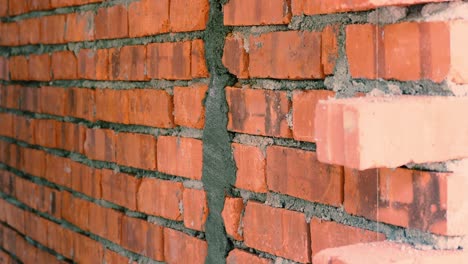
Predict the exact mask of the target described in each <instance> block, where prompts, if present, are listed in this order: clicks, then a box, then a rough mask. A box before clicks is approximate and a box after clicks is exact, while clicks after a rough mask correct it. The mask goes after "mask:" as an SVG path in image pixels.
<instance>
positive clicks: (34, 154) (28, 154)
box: [21, 148, 45, 178]
mask: <svg viewBox="0 0 468 264" xmlns="http://www.w3.org/2000/svg"><path fill="white" fill-rule="evenodd" d="M21 168H22V170H23V171H24V172H26V173H28V174H31V175H33V176H36V177H41V178H42V177H44V173H45V152H44V151H42V150H37V149H29V148H25V149H23V159H22V164H21Z"/></svg>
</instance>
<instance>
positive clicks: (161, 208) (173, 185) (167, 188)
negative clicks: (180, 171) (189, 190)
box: [137, 178, 184, 221]
mask: <svg viewBox="0 0 468 264" xmlns="http://www.w3.org/2000/svg"><path fill="white" fill-rule="evenodd" d="M183 193H184V187H183V185H182V183H180V182H171V181H164V180H159V179H149V178H145V179H142V181H141V184H140V186H139V188H138V196H137V202H138V210H139V211H142V212H144V213H147V214H151V215H157V216H161V217H164V218H168V219H172V220H179V221H180V220H182V213H181V211H180V204H181V203H182V197H183V196H182V195H183Z"/></svg>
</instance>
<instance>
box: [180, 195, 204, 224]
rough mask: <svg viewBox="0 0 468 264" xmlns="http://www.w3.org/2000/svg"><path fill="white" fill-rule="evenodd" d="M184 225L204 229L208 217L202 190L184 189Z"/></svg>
mask: <svg viewBox="0 0 468 264" xmlns="http://www.w3.org/2000/svg"><path fill="white" fill-rule="evenodd" d="M183 206H184V225H185V227H187V228H190V229H195V230H198V231H205V222H206V218H207V217H208V201H207V200H206V193H205V191H203V190H195V189H185V190H184V200H183Z"/></svg>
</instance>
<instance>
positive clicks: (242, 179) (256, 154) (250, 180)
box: [232, 143, 267, 193]
mask: <svg viewBox="0 0 468 264" xmlns="http://www.w3.org/2000/svg"><path fill="white" fill-rule="evenodd" d="M232 148H233V155H234V160H235V162H236V167H237V173H236V184H235V186H236V187H237V188H240V189H244V190H249V191H253V192H258V193H266V192H267V184H266V173H265V166H266V161H265V156H264V155H263V153H262V151H261V150H260V148H258V147H254V146H247V145H242V144H238V143H233V144H232Z"/></svg>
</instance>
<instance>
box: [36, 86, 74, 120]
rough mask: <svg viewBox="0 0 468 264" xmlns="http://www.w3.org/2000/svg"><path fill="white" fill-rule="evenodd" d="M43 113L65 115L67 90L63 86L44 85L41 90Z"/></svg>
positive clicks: (40, 98)
mask: <svg viewBox="0 0 468 264" xmlns="http://www.w3.org/2000/svg"><path fill="white" fill-rule="evenodd" d="M39 95H40V97H39V100H40V105H41V113H44V114H51V115H58V116H64V115H65V102H66V101H67V90H66V89H64V88H61V87H50V86H44V87H41V88H40V90H39Z"/></svg>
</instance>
